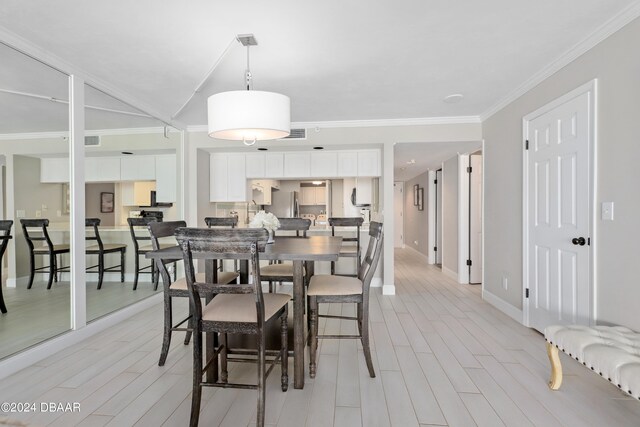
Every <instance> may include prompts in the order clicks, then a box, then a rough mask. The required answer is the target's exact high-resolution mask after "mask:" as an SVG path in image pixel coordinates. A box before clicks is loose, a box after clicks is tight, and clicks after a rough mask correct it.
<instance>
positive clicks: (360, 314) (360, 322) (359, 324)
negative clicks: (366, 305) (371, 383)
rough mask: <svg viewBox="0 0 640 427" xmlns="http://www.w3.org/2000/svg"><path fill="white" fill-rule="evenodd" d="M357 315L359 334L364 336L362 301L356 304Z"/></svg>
mask: <svg viewBox="0 0 640 427" xmlns="http://www.w3.org/2000/svg"><path fill="white" fill-rule="evenodd" d="M356 310H357V317H358V334H359V335H360V336H362V303H361V302H359V303H357V304H356Z"/></svg>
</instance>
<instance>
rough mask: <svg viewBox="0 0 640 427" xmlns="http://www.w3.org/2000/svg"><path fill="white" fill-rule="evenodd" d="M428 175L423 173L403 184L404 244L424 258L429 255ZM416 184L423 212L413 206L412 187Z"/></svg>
mask: <svg viewBox="0 0 640 427" xmlns="http://www.w3.org/2000/svg"><path fill="white" fill-rule="evenodd" d="M427 181H428V174H427V172H424V173H422V174H420V175H418V176H416V177H415V178H413V179H411V180H409V181H406V182H405V183H404V244H405V245H406V246H409V247H411V248H413V249H415V250H416V251H418V252H420V253H421V254H423V255H424V256H428V255H429V246H428V241H429V227H428V220H427V218H428V212H429V208H428V203H427V201H428V200H429V186H428V182H427ZM415 184H418V185H419V186H420V188H422V189H423V190H422V191H423V192H424V202H423V206H424V210H422V211H419V210H418V207H417V206H414V205H413V186H414V185H415Z"/></svg>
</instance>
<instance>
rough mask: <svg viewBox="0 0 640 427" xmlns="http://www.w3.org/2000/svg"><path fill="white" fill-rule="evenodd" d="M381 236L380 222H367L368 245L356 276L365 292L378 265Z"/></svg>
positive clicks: (382, 235) (382, 236)
mask: <svg viewBox="0 0 640 427" xmlns="http://www.w3.org/2000/svg"><path fill="white" fill-rule="evenodd" d="M383 238H384V233H383V232H382V223H380V222H376V221H372V222H371V223H370V224H369V245H368V246H367V251H366V252H365V255H364V257H363V259H362V264H361V265H360V270H359V271H358V278H359V279H360V280H361V281H362V285H363V292H364V293H365V294H368V292H369V287H370V285H371V279H372V278H373V275H374V273H375V272H376V268H377V267H378V261H379V260H380V255H381V253H382V241H383Z"/></svg>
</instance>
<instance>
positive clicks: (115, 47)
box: [0, 0, 636, 133]
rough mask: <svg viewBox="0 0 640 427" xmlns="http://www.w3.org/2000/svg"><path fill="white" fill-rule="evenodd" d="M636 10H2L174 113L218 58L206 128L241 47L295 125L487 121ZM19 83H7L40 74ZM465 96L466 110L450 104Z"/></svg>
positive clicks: (540, 5)
mask: <svg viewBox="0 0 640 427" xmlns="http://www.w3.org/2000/svg"><path fill="white" fill-rule="evenodd" d="M632 3H636V2H635V1H634V0H564V1H561V2H558V1H556V0H539V1H528V2H525V1H520V2H514V1H512V0H485V1H482V2H474V1H450V0H403V1H400V2H398V1H390V0H380V1H373V2H372V1H369V0H366V1H365V0H350V1H347V2H345V1H342V0H325V1H319V2H300V1H295V0H282V1H279V2H277V6H276V3H273V2H265V1H258V0H246V1H243V2H222V1H219V0H217V1H216V0H190V1H188V2H176V1H168V0H160V1H159V0H136V1H133V2H132V1H125V0H111V1H104V2H87V1H82V0H68V1H64V2H52V1H50V0H31V1H28V2H25V1H24V0H3V1H2V2H1V3H0V26H2V27H4V28H5V29H6V30H8V31H10V32H12V33H14V34H16V35H18V36H20V37H22V38H24V39H26V40H28V41H30V42H32V43H34V44H36V45H38V46H40V47H41V48H43V49H44V50H45V51H47V52H49V53H50V54H53V55H55V56H57V57H59V58H62V59H63V60H65V61H67V62H69V63H71V64H73V65H74V66H76V67H77V68H78V69H79V70H82V71H83V72H86V73H87V74H89V75H91V76H95V77H96V78H97V79H100V80H101V81H103V82H106V83H108V84H110V85H111V86H113V87H117V88H119V89H120V90H121V91H123V92H125V93H127V94H130V95H131V96H132V97H134V98H135V99H138V100H140V101H141V102H142V103H144V104H145V105H149V106H153V107H154V109H155V110H156V111H158V112H161V113H162V114H164V115H166V116H173V115H174V114H175V113H176V112H177V111H178V110H179V109H180V108H181V106H182V105H183V104H184V103H185V102H186V101H187V100H188V99H189V97H190V96H191V95H192V93H193V91H194V89H195V88H196V86H197V85H198V84H199V83H200V82H201V81H202V79H203V78H204V77H205V76H206V75H207V73H208V71H209V70H210V69H211V67H212V66H213V65H214V64H215V63H216V62H217V61H219V64H218V66H217V68H216V69H215V70H214V71H213V73H212V75H211V78H210V79H208V81H207V82H206V83H205V84H204V86H203V87H202V90H201V91H200V93H198V94H196V95H195V96H194V97H193V99H192V100H191V102H189V103H188V104H187V106H186V108H184V110H183V111H182V112H181V114H180V115H178V116H177V117H176V119H177V120H178V121H180V122H181V123H184V124H186V125H192V126H193V125H204V124H206V99H207V97H208V96H209V95H211V94H213V93H217V92H220V91H226V90H235V89H241V88H242V84H243V78H244V69H245V61H246V51H245V48H243V47H242V46H241V45H240V44H239V43H237V42H235V41H234V37H235V36H236V35H237V34H243V33H253V34H255V36H256V38H257V40H258V44H259V45H258V46H257V47H254V48H252V50H251V52H252V53H251V70H252V72H253V76H254V89H257V90H269V91H276V92H281V93H284V94H286V95H288V96H290V97H291V103H292V105H291V109H292V120H293V121H295V122H321V121H334V120H338V121H341V120H381V119H399V118H423V117H451V116H477V115H479V114H481V113H482V112H483V111H486V110H488V109H489V108H490V107H491V106H492V105H494V104H496V103H497V102H498V101H499V100H500V99H502V98H504V97H505V96H506V95H507V94H508V93H509V92H511V91H513V90H514V89H515V88H517V87H518V86H519V85H520V84H522V83H523V82H525V81H526V80H527V79H528V78H530V77H531V76H532V75H534V74H535V73H536V72H538V71H540V70H541V69H542V68H544V67H545V66H546V65H548V64H549V63H551V62H552V61H554V60H555V59H557V58H558V57H560V56H561V55H562V54H563V53H564V52H566V51H567V50H568V49H570V48H571V47H573V46H574V45H576V44H577V43H578V42H580V41H581V40H583V39H585V38H586V37H587V36H589V35H590V34H591V33H593V32H594V31H595V30H596V29H597V28H598V27H599V26H601V25H602V24H603V23H605V22H606V21H607V20H608V19H610V18H612V17H613V16H615V15H616V14H618V13H620V12H621V11H622V10H624V9H625V8H626V7H629V6H630V5H631V4H632ZM225 50H226V51H227V53H226V55H224V57H223V52H225ZM9 57H11V55H9ZM5 59H6V58H4V57H2V58H0V61H1V62H2V63H3V68H4V69H5V70H11V69H13V68H12V62H11V58H9V60H5ZM13 59H15V58H13ZM36 68H38V67H36ZM15 69H16V70H19V69H20V67H19V66H16V67H15ZM41 71H42V70H40V71H38V70H37V69H36V70H34V71H33V73H36V74H37V73H38V72H41ZM7 72H9V71H7ZM13 74H14V76H13V78H11V79H3V80H2V83H0V86H4V87H3V88H5V89H6V88H11V87H13V86H21V85H22V86H24V83H34V77H35V75H36V74H31V72H27V71H23V72H18V71H15V72H13ZM3 77H4V76H3ZM22 78H24V79H25V81H24V82H22V81H21V79H22ZM54 80H55V79H54ZM34 86H35V87H31V88H30V89H29V92H33V91H35V90H36V89H37V91H38V93H42V94H45V95H47V94H48V93H51V95H50V96H62V97H64V96H65V91H62V93H61V92H60V87H59V86H57V85H55V84H52V85H51V87H47V85H45V84H42V83H40V84H35V85H34ZM453 93H462V94H464V99H463V100H462V101H461V102H459V103H457V104H447V103H444V102H443V101H442V100H443V98H444V97H445V96H447V95H450V94H453ZM5 98H6V97H1V98H0V104H6V102H8V101H6V99H5ZM23 101H24V102H23ZM23 101H20V103H24V104H25V105H24V108H25V109H26V110H29V109H35V110H36V111H37V112H38V113H39V114H38V117H40V120H46V117H47V115H46V114H43V113H44V112H43V111H39V108H38V107H37V106H36V105H33V104H37V103H36V102H35V101H31V102H29V101H27V100H23ZM14 102H15V100H14ZM12 105H15V104H12ZM0 108H2V109H3V110H4V107H3V106H2V105H0ZM14 109H15V108H14ZM40 109H41V108H40ZM7 114H8V113H5V115H4V116H2V117H0V119H3V120H4V122H5V123H7V120H8V121H9V122H11V123H13V125H12V126H11V127H10V129H3V127H4V126H2V125H0V133H6V132H7V131H11V132H14V131H20V130H22V131H33V129H32V128H29V129H26V127H27V126H26V124H24V123H23V124H20V121H19V120H15V119H12V118H10V117H7ZM16 114H17V113H16ZM59 114H60V113H58V115H59ZM54 115H55V114H54ZM131 117H133V116H131ZM58 120H59V117H58ZM131 121H132V122H136V120H133V119H132V120H131ZM133 125H135V123H132V126H133ZM42 127H44V128H50V127H52V126H42Z"/></svg>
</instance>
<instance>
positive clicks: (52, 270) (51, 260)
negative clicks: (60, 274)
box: [47, 252, 56, 289]
mask: <svg viewBox="0 0 640 427" xmlns="http://www.w3.org/2000/svg"><path fill="white" fill-rule="evenodd" d="M55 274H56V256H55V254H54V253H53V252H51V253H50V254H49V281H48V282H47V289H51V285H52V284H53V278H54V276H55Z"/></svg>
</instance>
